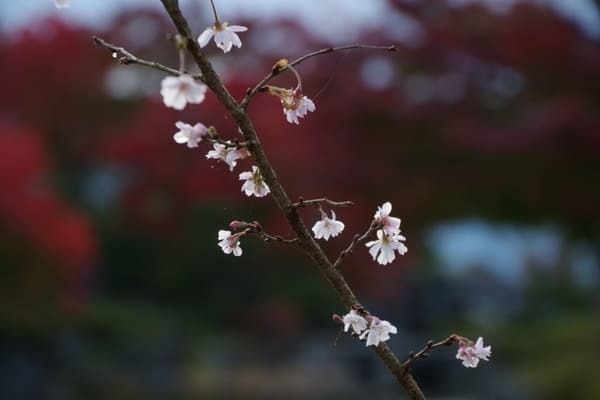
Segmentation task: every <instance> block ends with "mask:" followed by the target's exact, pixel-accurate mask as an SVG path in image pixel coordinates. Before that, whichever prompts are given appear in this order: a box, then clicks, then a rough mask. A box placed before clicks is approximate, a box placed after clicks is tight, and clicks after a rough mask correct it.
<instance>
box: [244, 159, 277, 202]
mask: <svg viewBox="0 0 600 400" xmlns="http://www.w3.org/2000/svg"><path fill="white" fill-rule="evenodd" d="M240 180H241V181H245V182H244V184H243V185H242V192H244V193H246V196H256V197H263V196H266V195H267V194H269V193H270V192H271V190H270V189H269V186H267V184H266V183H265V182H264V181H263V178H262V175H261V174H260V171H259V170H258V168H257V167H256V166H252V171H246V172H242V173H241V174H240Z"/></svg>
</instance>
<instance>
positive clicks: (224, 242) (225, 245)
mask: <svg viewBox="0 0 600 400" xmlns="http://www.w3.org/2000/svg"><path fill="white" fill-rule="evenodd" d="M240 236H241V235H240V234H239V233H236V234H233V235H232V234H231V232H230V231H226V230H220V231H219V236H218V239H219V247H221V250H223V253H225V254H231V253H233V255H234V256H241V255H242V248H241V247H240Z"/></svg>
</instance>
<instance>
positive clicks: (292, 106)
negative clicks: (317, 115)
mask: <svg viewBox="0 0 600 400" xmlns="http://www.w3.org/2000/svg"><path fill="white" fill-rule="evenodd" d="M279 98H280V99H281V104H282V105H283V113H284V114H285V118H286V119H287V122H289V123H290V124H296V125H299V124H300V121H299V120H298V118H303V117H304V116H305V115H306V114H308V112H309V111H315V109H316V107H315V103H313V101H312V100H311V99H309V98H308V97H306V96H304V95H303V94H302V90H300V89H299V88H297V89H294V90H291V89H290V90H282V91H281V93H280V94H279Z"/></svg>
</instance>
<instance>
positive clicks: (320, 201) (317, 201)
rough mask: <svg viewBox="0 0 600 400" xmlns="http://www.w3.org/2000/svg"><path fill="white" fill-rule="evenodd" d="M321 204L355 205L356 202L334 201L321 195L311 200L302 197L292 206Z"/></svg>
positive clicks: (335, 205)
mask: <svg viewBox="0 0 600 400" xmlns="http://www.w3.org/2000/svg"><path fill="white" fill-rule="evenodd" d="M319 204H327V205H330V206H332V207H349V206H353V205H354V203H353V202H351V201H333V200H329V199H328V198H327V197H321V198H320V199H311V200H304V199H303V198H300V199H299V200H298V201H297V202H296V203H292V207H294V208H301V207H308V206H314V205H319Z"/></svg>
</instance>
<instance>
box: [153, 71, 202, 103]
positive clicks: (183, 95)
mask: <svg viewBox="0 0 600 400" xmlns="http://www.w3.org/2000/svg"><path fill="white" fill-rule="evenodd" d="M206 89H207V87H206V85H205V84H204V83H201V82H200V83H199V82H196V81H195V80H194V78H193V77H192V76H191V75H187V74H181V75H179V76H167V77H166V78H165V79H163V80H162V83H161V88H160V94H161V96H162V98H163V103H165V106H167V107H172V108H174V109H176V110H183V109H184V108H185V106H186V105H187V103H192V104H198V103H202V102H203V101H204V97H205V93H206Z"/></svg>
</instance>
